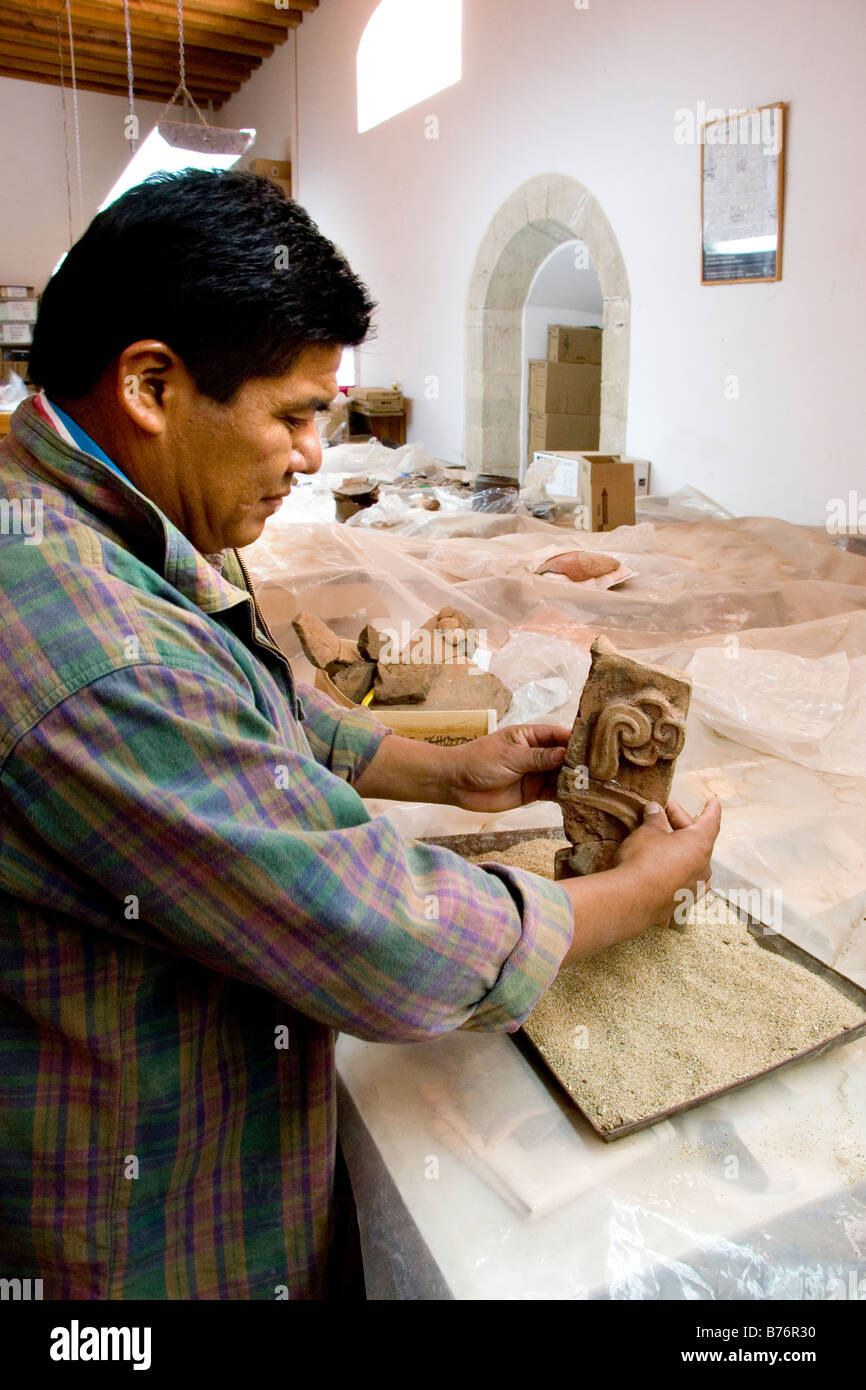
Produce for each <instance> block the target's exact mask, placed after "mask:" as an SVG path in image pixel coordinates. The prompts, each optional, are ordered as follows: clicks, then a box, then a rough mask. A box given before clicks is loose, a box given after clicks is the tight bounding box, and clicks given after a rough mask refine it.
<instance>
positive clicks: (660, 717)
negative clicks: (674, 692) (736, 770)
mask: <svg viewBox="0 0 866 1390" xmlns="http://www.w3.org/2000/svg"><path fill="white" fill-rule="evenodd" d="M685 739H686V728H685V717H684V716H683V714H682V712H681V711H680V710H678V709H677V708H676V706H675V705H672V704H671V702H670V700H669V699H668V698H667V696H666V695H663V694H662V692H661V691H660V690H653V689H647V690H643V691H641V692H640V694H638V695H635V696H634V697H633V699H631V700H613V701H611V703H610V704H609V705H606V706H605V708H604V709H603V710H602V711H601V714H600V715H599V716H598V720H597V721H596V725H595V729H594V731H593V737H592V746H591V749H590V754H589V775H590V777H593V778H595V780H596V781H599V782H608V781H610V780H611V779H612V778H613V777H615V776H616V772H617V769H618V767H619V764H620V760H621V759H625V760H626V761H627V762H630V763H634V764H635V765H636V766H637V767H654V766H655V764H656V763H657V762H658V761H659V759H662V760H663V761H665V762H672V761H673V759H674V758H676V757H677V756H678V755H679V753H680V752H681V751H682V747H683V744H684V743H685Z"/></svg>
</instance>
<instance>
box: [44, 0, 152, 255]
mask: <svg viewBox="0 0 866 1390" xmlns="http://www.w3.org/2000/svg"><path fill="white" fill-rule="evenodd" d="M178 3H179V0H178ZM66 20H67V28H68V30H69V66H70V69H71V71H72V116H73V121H74V125H75V163H76V168H77V173H78V226H79V231H80V232H83V231H84V192H83V187H82V181H81V122H80V120H79V116H78V86H77V84H76V81H75V40H74V39H73V37H72V6H71V3H70V0H66Z"/></svg>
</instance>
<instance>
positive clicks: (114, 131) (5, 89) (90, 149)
mask: <svg viewBox="0 0 866 1390" xmlns="http://www.w3.org/2000/svg"><path fill="white" fill-rule="evenodd" d="M78 105H79V119H80V127H81V183H82V190H83V195H84V196H83V207H84V221H83V225H82V222H81V219H80V217H79V207H78V178H77V172H76V157H75V146H74V141H73V136H72V97H71V93H69V92H67V96H66V110H67V135H68V143H69V153H70V169H71V176H72V182H71V187H72V219H73V220H72V225H73V235H74V238H76V239H77V238H78V236H79V235H80V234H81V232H82V231H83V229H84V227H85V226H86V225H87V223H88V222H89V221H90V219H91V218H92V217H93V215H94V213H95V212H96V210H97V208H98V207H99V204H100V203H101V202H102V200H103V198H104V197H105V195H106V193H107V192H108V190H109V189H110V188H111V186H112V184H113V183H114V181H115V179H116V178H117V177H118V175H119V174H120V173H121V172H122V171H123V169H124V167H125V165H126V164H127V163H128V161H129V145H128V144H127V142H126V140H124V138H123V123H124V119H125V117H126V115H127V112H128V109H129V106H128V102H127V99H126V97H114V96H108V95H103V94H102V93H100V92H79V93H78ZM135 109H136V114H137V115H138V117H139V120H140V122H141V131H142V135H144V134H145V133H146V132H147V131H148V130H149V129H150V127H151V125H152V124H153V122H154V121H155V120H156V117H157V116H158V114H159V112H160V110H161V109H162V107H161V106H160V104H159V103H158V102H153V101H136V103H135ZM0 130H2V131H3V155H2V164H0V170H2V180H3V198H2V200H0V284H4V285H33V286H34V288H35V289H36V291H37V293H41V291H42V290H43V289H44V288H45V283H46V281H47V280H48V277H49V276H50V274H51V272H52V270H53V269H54V266H55V265H56V264H57V261H58V260H59V258H60V256H61V255H62V253H63V252H64V251H67V250H68V249H69V230H68V229H69V218H68V213H67V198H66V164H65V161H64V157H63V107H62V101H61V91H60V88H59V87H49V86H48V85H47V84H46V83H43V82H19V81H17V80H15V79H13V78H7V77H3V78H0Z"/></svg>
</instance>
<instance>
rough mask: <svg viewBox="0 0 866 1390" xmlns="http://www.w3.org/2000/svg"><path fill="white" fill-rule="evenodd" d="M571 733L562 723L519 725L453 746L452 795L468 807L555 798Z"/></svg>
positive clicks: (507, 806) (507, 808) (505, 808)
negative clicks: (557, 781) (557, 782)
mask: <svg viewBox="0 0 866 1390" xmlns="http://www.w3.org/2000/svg"><path fill="white" fill-rule="evenodd" d="M570 734H571V730H570V729H565V728H562V727H561V726H560V725H558V724H515V725H513V726H512V727H510V728H507V729H499V730H498V732H497V733H495V734H487V735H485V737H483V738H477V739H474V740H473V741H472V742H471V743H465V744H462V745H460V746H459V747H457V748H454V749H450V750H449V752H450V753H451V754H452V755H453V763H452V768H451V771H450V777H449V782H450V788H451V796H450V797H449V800H451V801H452V802H453V804H454V805H455V806H462V807H463V809H464V810H466V811H510V810H511V809H512V807H514V806H524V805H526V803H527V802H530V801H552V800H554V798H555V797H556V780H557V778H558V776H559V771H560V768H561V767H562V764H563V762H564V761H565V746H566V744H567V743H568V740H569V737H570Z"/></svg>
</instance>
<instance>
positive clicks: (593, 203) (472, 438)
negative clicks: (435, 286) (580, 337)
mask: <svg viewBox="0 0 866 1390" xmlns="http://www.w3.org/2000/svg"><path fill="white" fill-rule="evenodd" d="M564 241H582V242H583V243H584V245H585V246H586V248H587V251H588V252H589V255H590V258H591V260H592V264H593V266H594V268H595V271H596V274H597V275H598V278H599V280H600V282H601V292H602V296H603V299H604V318H603V328H604V336H603V339H602V368H601V437H600V441H599V448H600V449H601V450H603V451H604V452H605V453H624V452H625V436H626V409H627V401H628V359H629V310H630V296H629V286H628V276H627V275H626V270H625V262H624V261H623V257H622V252H621V251H620V249H619V244H618V242H617V239H616V237H615V235H614V232H613V228H612V227H611V225H610V223H609V222H608V220H607V217H606V216H605V214H604V211H603V210H602V207H601V204H600V203H599V202H598V201H597V200H596V199H595V198H594V197H593V195H592V194H591V193H590V192H589V190H588V189H587V188H585V187H584V185H583V184H582V183H579V182H578V180H577V179H574V178H571V177H569V175H567V174H539V175H537V176H536V177H535V178H532V179H529V180H528V181H527V182H526V183H524V184H523V185H522V186H521V187H520V188H518V189H516V190H515V192H514V193H512V194H511V196H510V197H508V198H506V200H505V202H504V203H503V204H502V206H501V207H500V209H499V211H498V212H497V213H496V214H495V216H494V217H493V220H492V221H491V223H490V226H489V227H488V229H487V232H486V234H485V236H484V239H483V241H482V243H481V247H480V249H479V251H478V255H477V256H476V259H475V265H474V267H473V270H472V278H471V281H470V286H469V298H468V305H467V325H466V330H467V331H466V434H465V443H464V457H465V461H466V465H467V467H468V468H469V469H471V471H472V472H477V473H501V474H504V475H509V476H512V477H517V476H518V473H519V468H520V459H521V457H522V456H523V452H524V449H525V441H524V440H522V439H521V438H520V395H521V369H522V354H523V308H524V305H525V304H526V299H527V296H528V294H529V289H530V286H531V284H532V281H533V279H534V277H535V273H536V271H537V270H538V268H539V266H540V265H541V264H542V262H543V261H545V260H546V259H547V257H548V256H549V255H550V253H551V251H553V250H555V248H556V247H557V246H558V245H560V244H561V243H562V242H564Z"/></svg>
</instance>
